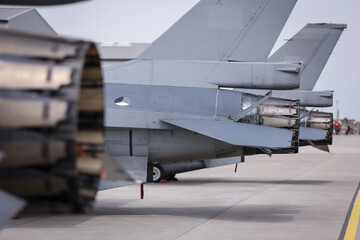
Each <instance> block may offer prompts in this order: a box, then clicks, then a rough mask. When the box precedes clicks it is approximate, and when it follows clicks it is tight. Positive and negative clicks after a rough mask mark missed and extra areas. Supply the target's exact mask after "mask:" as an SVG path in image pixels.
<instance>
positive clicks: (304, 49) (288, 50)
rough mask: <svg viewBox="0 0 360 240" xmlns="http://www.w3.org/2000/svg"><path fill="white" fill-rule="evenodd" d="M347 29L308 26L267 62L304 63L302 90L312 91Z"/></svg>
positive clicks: (331, 26) (301, 81)
mask: <svg viewBox="0 0 360 240" xmlns="http://www.w3.org/2000/svg"><path fill="white" fill-rule="evenodd" d="M345 28H346V25H345V24H307V25H306V26H305V27H304V28H303V29H301V30H300V31H299V32H298V33H297V34H295V36H294V37H292V38H291V39H290V40H289V41H288V42H287V43H285V44H284V45H283V46H282V47H281V48H280V49H279V50H278V51H276V52H275V53H274V54H273V55H272V56H270V58H269V59H268V60H267V61H268V62H283V61H298V62H302V67H301V75H300V89H302V90H312V89H313V88H314V86H315V83H316V82H317V80H318V78H319V76H320V74H321V72H322V70H323V69H324V67H325V64H326V62H327V61H328V59H329V57H330V55H331V52H332V51H333V49H334V47H335V45H336V43H337V42H338V40H339V38H340V35H341V33H342V32H343V30H344V29H345Z"/></svg>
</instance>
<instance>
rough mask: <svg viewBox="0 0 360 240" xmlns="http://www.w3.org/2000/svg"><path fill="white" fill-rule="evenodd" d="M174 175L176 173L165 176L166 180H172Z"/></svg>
mask: <svg viewBox="0 0 360 240" xmlns="http://www.w3.org/2000/svg"><path fill="white" fill-rule="evenodd" d="M175 175H176V174H171V175H170V176H167V177H166V180H168V181H172V180H174V178H175Z"/></svg>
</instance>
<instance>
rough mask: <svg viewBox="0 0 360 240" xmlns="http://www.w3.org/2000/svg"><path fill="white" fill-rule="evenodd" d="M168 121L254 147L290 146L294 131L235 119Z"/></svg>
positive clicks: (221, 138)
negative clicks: (234, 120)
mask: <svg viewBox="0 0 360 240" xmlns="http://www.w3.org/2000/svg"><path fill="white" fill-rule="evenodd" d="M162 121H164V122H166V123H170V124H172V125H175V126H178V127H180V128H184V129H187V130H190V131H194V132H197V133H200V134H202V135H205V136H208V137H210V138H214V139H217V140H220V141H223V142H226V143H229V144H232V145H237V146H245V147H253V148H270V149H276V148H289V147H291V140H292V135H293V132H292V131H289V130H286V129H280V128H273V127H267V126H260V125H254V124H246V123H238V122H233V121H217V120H201V119H166V120H162Z"/></svg>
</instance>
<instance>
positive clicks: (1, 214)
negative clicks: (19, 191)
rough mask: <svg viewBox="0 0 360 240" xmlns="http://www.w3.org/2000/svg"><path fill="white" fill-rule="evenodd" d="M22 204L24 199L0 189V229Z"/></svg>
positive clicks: (23, 204)
mask: <svg viewBox="0 0 360 240" xmlns="http://www.w3.org/2000/svg"><path fill="white" fill-rule="evenodd" d="M24 206H25V201H23V200H21V199H19V198H17V197H15V196H12V195H9V194H7V193H5V192H3V191H1V190H0V230H1V229H2V228H3V227H5V226H6V224H7V223H8V221H10V219H11V218H12V217H14V216H15V215H16V214H17V213H18V212H19V211H20V210H21V209H22V208H23V207H24Z"/></svg>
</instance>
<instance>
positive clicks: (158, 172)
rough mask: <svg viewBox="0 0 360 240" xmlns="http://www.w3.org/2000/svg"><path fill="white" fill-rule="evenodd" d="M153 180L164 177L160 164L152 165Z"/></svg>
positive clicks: (157, 180) (159, 179)
mask: <svg viewBox="0 0 360 240" xmlns="http://www.w3.org/2000/svg"><path fill="white" fill-rule="evenodd" d="M152 172H153V179H152V181H153V182H160V181H161V179H163V178H164V177H165V172H164V169H163V168H162V167H161V165H160V164H154V165H153V171H152Z"/></svg>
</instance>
